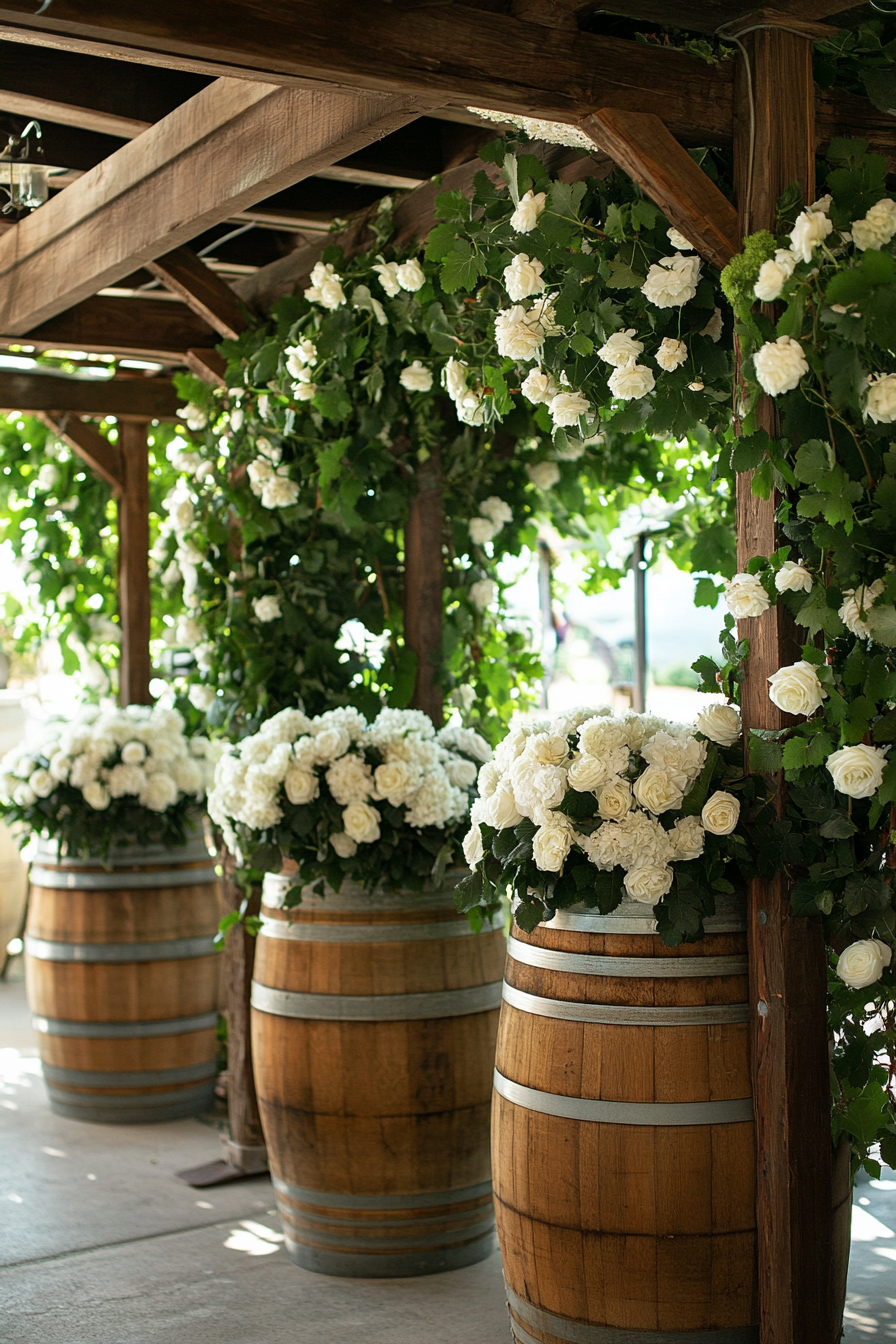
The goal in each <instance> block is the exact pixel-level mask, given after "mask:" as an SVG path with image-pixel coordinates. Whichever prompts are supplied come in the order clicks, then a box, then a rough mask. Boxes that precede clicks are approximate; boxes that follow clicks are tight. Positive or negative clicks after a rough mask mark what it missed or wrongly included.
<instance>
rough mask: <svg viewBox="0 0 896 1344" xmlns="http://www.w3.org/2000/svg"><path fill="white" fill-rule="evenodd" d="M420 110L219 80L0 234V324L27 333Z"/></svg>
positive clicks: (395, 100) (405, 101)
mask: <svg viewBox="0 0 896 1344" xmlns="http://www.w3.org/2000/svg"><path fill="white" fill-rule="evenodd" d="M420 110H422V109H421V107H420V105H419V104H417V103H415V102H414V101H413V100H412V99H409V98H407V97H404V96H397V97H388V96H384V95H381V94H376V95H370V94H358V95H354V94H343V93H335V92H327V93H320V92H310V91H307V90H304V89H284V88H278V87H275V86H271V85H262V84H252V83H247V82H245V81H232V80H220V81H216V83H214V84H212V85H210V86H209V87H208V88H207V89H204V90H203V91H202V92H201V93H199V94H197V95H196V97H195V98H191V99H190V101H189V102H187V103H185V104H184V105H183V106H182V107H180V108H178V109H177V110H176V111H175V112H173V113H171V114H170V116H168V117H165V118H164V119H163V120H162V121H160V122H157V123H156V125H155V126H153V127H151V128H150V130H148V131H145V132H144V134H143V135H141V136H140V137H139V140H133V141H131V142H130V143H128V144H126V145H125V146H124V147H123V148H122V149H120V150H119V151H118V153H116V154H114V155H113V156H112V157H111V158H109V159H107V160H106V161H105V162H104V163H103V164H101V165H100V166H99V167H98V168H96V169H94V170H93V172H91V173H87V174H85V176H84V177H82V178H81V179H80V180H79V181H78V182H76V183H74V185H73V186H71V187H69V188H67V190H65V191H64V192H61V193H60V194H59V196H57V197H56V198H55V199H54V200H52V201H50V202H49V203H48V204H47V205H45V206H44V207H43V208H42V209H40V210H37V211H35V212H34V214H32V215H30V216H29V217H28V218H27V219H24V220H22V221H21V223H19V224H17V225H16V227H15V229H13V230H10V232H9V233H8V234H7V235H5V236H4V237H2V238H0V330H3V331H4V332H5V333H7V334H20V333H22V332H25V331H29V330H30V329H31V328H32V327H35V326H37V325H38V324H39V323H40V322H43V321H46V320H48V319H49V318H51V317H54V316H55V315H56V314H57V313H60V312H62V311H64V310H65V309H66V308H69V307H71V306H72V305H73V304H74V303H77V302H79V301H80V300H82V299H84V298H87V297H88V296H89V295H90V294H92V293H95V292H96V291H97V290H98V289H101V288H103V287H105V286H108V285H111V284H113V283H114V282H115V281H116V280H119V279H121V278H122V277H123V276H126V275H128V274H129V273H131V272H132V271H134V270H135V269H136V268H137V267H138V266H140V265H142V264H143V263H144V262H147V261H151V260H153V259H154V258H156V257H159V256H162V255H163V254H165V253H167V252H170V251H171V250H172V247H173V246H178V245H180V244H182V243H184V242H187V241H189V239H191V238H193V237H195V236H196V235H197V234H199V233H201V232H202V231H203V230H204V229H207V228H209V227H210V226H211V225H212V224H215V223H219V222H220V221H221V220H223V219H227V218H228V217H229V216H230V215H232V214H234V213H235V212H237V211H239V210H241V209H244V208H246V207H247V206H251V205H253V204H254V203H255V202H257V201H259V200H261V199H263V198H264V197H265V196H269V195H270V194H271V193H272V192H275V191H279V190H281V189H283V188H284V187H287V186H289V185H291V184H292V183H294V182H298V181H299V180H301V179H302V178H303V177H308V176H310V175H312V174H313V173H314V172H315V171H316V169H317V168H319V167H322V166H325V165H327V164H330V163H333V162H336V161H337V160H339V159H341V158H344V157H345V156H346V154H347V153H349V152H352V151H353V150H355V149H357V148H359V147H360V146H361V145H363V144H365V143H367V142H368V141H370V140H373V139H377V138H378V137H380V136H382V135H384V134H386V133H387V132H388V131H390V130H394V129H395V128H396V127H397V126H399V125H403V124H404V123H405V122H407V121H410V120H412V119H413V118H414V117H415V116H416V115H418V113H419V111H420Z"/></svg>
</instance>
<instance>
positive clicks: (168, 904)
mask: <svg viewBox="0 0 896 1344" xmlns="http://www.w3.org/2000/svg"><path fill="white" fill-rule="evenodd" d="M60 866H61V867H63V868H64V867H65V866H66V865H65V860H64V859H63V860H61V861H60ZM189 866H191V865H189V864H180V863H178V862H177V861H176V859H175V860H172V861H171V862H170V863H167V864H166V870H170V869H171V868H179V867H189ZM77 880H78V879H77V876H75V881H77ZM218 918H219V897H218V887H217V882H216V881H214V880H213V881H211V882H209V881H207V880H200V881H197V882H196V883H195V884H192V885H186V886H179V887H165V886H162V885H159V886H158V887H156V888H147V889H141V890H136V891H135V890H125V889H122V890H111V891H91V890H86V889H84V888H79V887H73V888H69V889H67V890H57V889H55V888H49V887H42V886H41V885H39V884H38V883H33V884H32V887H31V898H30V904H29V910H28V926H27V934H28V936H30V937H32V938H40V939H48V940H50V941H52V942H62V943H65V942H69V943H78V944H80V943H131V942H132V943H134V944H139V943H147V942H157V941H160V940H166V939H173V938H193V937H199V936H203V935H205V936H208V937H211V935H213V934H214V932H215V930H216V928H217V923H218ZM218 971H219V962H218V958H217V956H216V955H215V954H214V953H210V954H209V955H207V956H203V957H193V958H186V959H181V960H170V959H169V960H167V961H164V960H159V961H146V962H114V963H99V962H93V963H91V962H83V963H78V962H53V961H43V960H40V959H38V958H36V957H33V956H31V955H29V954H28V953H27V952H26V954H25V975H26V980H27V985H28V1002H29V1005H30V1007H31V1009H32V1011H33V1012H34V1013H36V1014H37V1015H38V1016H41V1017H47V1018H57V1019H63V1020H65V1021H67V1022H68V1023H70V1024H72V1025H74V1026H75V1027H76V1026H77V1024H78V1023H82V1022H83V1023H85V1024H94V1023H102V1022H113V1023H128V1022H133V1023H134V1024H139V1023H141V1022H145V1021H153V1022H155V1021H161V1020H164V1019H166V1018H182V1017H190V1016H194V1015H198V1014H201V1013H209V1012H213V1011H214V1010H215V1008H216V1006H217V995H218ZM39 1045H40V1053H41V1059H42V1060H43V1062H44V1063H45V1064H48V1065H55V1066H56V1067H61V1068H66V1069H82V1070H88V1071H91V1072H96V1073H132V1072H136V1071H139V1070H143V1069H147V1070H153V1069H159V1070H161V1069H173V1068H185V1067H190V1066H196V1065H200V1066H201V1065H202V1064H204V1063H208V1062H210V1061H214V1059H215V1057H216V1051H217V1040H216V1033H215V1029H214V1027H209V1028H205V1029H202V1030H200V1031H195V1032H176V1031H175V1032H172V1033H171V1034H170V1035H165V1036H152V1037H139V1036H134V1037H124V1038H122V1037H118V1038H116V1039H108V1038H107V1039H102V1038H99V1039H94V1038H91V1037H89V1036H78V1035H72V1036H55V1035H50V1034H47V1033H43V1032H41V1033H39ZM54 1086H55V1090H56V1091H57V1092H62V1091H65V1092H70V1093H77V1094H78V1095H80V1096H81V1097H85V1096H86V1097H93V1096H94V1095H95V1099H96V1102H97V1104H101V1103H102V1100H103V1098H104V1097H133V1098H134V1099H135V1101H136V1103H137V1104H139V1100H140V1097H141V1096H153V1095H156V1094H160V1093H164V1094H165V1095H166V1097H167V1096H169V1095H170V1097H171V1098H172V1099H174V1100H176V1094H177V1093H178V1091H181V1090H184V1089H186V1088H189V1087H191V1086H193V1084H192V1083H191V1082H189V1081H188V1082H185V1083H176V1082H175V1083H167V1084H164V1085H162V1086H159V1085H153V1082H152V1080H151V1079H148V1080H147V1082H146V1084H145V1085H143V1086H137V1087H135V1086H120V1087H119V1086H117V1085H113V1086H112V1087H107V1088H100V1087H96V1086H91V1085H89V1084H87V1085H85V1084H81V1083H71V1084H69V1083H65V1084H55V1085H54ZM110 1118H112V1117H110ZM146 1118H147V1119H151V1118H152V1116H151V1113H150V1111H149V1110H148V1111H147V1113H146Z"/></svg>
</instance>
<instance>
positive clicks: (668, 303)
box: [641, 257, 700, 308]
mask: <svg viewBox="0 0 896 1344" xmlns="http://www.w3.org/2000/svg"><path fill="white" fill-rule="evenodd" d="M699 281H700V258H699V257H664V258H663V259H662V261H660V262H659V263H658V264H657V265H655V266H651V268H650V270H649V271H648V272H647V279H646V280H645V281H644V284H643V285H642V286H641V293H642V294H643V295H644V297H645V299H647V302H648V303H652V304H653V306H654V307H655V308H678V307H680V306H681V305H682V304H683V303H689V302H690V300H691V299H692V298H693V297H694V295H695V294H696V293H697V285H698V284H699Z"/></svg>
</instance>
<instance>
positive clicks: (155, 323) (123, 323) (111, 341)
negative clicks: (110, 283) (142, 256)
mask: <svg viewBox="0 0 896 1344" xmlns="http://www.w3.org/2000/svg"><path fill="white" fill-rule="evenodd" d="M213 339H214V336H213V332H212V329H211V327H210V326H209V325H208V324H207V323H206V322H203V321H201V319H200V318H198V317H196V316H195V315H194V314H193V313H192V312H191V311H190V309H189V308H188V307H187V306H186V304H183V303H170V302H166V301H160V300H159V299H155V298H145V299H111V298H101V297H99V296H95V297H94V298H91V299H84V301H83V302H82V303H77V304H75V306H74V307H73V308H69V309H68V310H67V311H66V312H64V313H60V315H59V316H58V317H52V318H50V320H49V322H43V323H41V325H40V326H38V327H35V328H34V329H33V330H31V331H29V332H28V333H27V335H26V336H0V342H2V343H6V344H11V343H12V344H22V343H23V342H24V343H25V344H26V345H32V346H34V348H35V349H36V350H86V351H87V352H88V353H89V354H112V355H125V356H127V355H131V356H137V357H140V356H142V357H144V358H146V359H161V360H164V361H167V362H170V361H180V360H182V359H183V358H184V354H185V351H187V350H189V349H190V347H191V346H203V345H207V344H209V343H210V342H211V341H212V340H213Z"/></svg>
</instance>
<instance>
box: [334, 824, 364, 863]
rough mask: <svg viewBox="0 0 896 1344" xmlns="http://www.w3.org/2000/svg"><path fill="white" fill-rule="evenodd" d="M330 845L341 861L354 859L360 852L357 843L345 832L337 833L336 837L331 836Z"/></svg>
mask: <svg viewBox="0 0 896 1344" xmlns="http://www.w3.org/2000/svg"><path fill="white" fill-rule="evenodd" d="M330 844H331V845H332V846H333V848H334V849H335V851H336V853H337V854H338V855H339V857H340V859H353V858H354V857H355V855H356V854H357V852H358V844H357V841H355V840H353V839H352V838H351V836H350V835H346V834H345V831H337V832H336V833H335V835H331V836H330Z"/></svg>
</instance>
